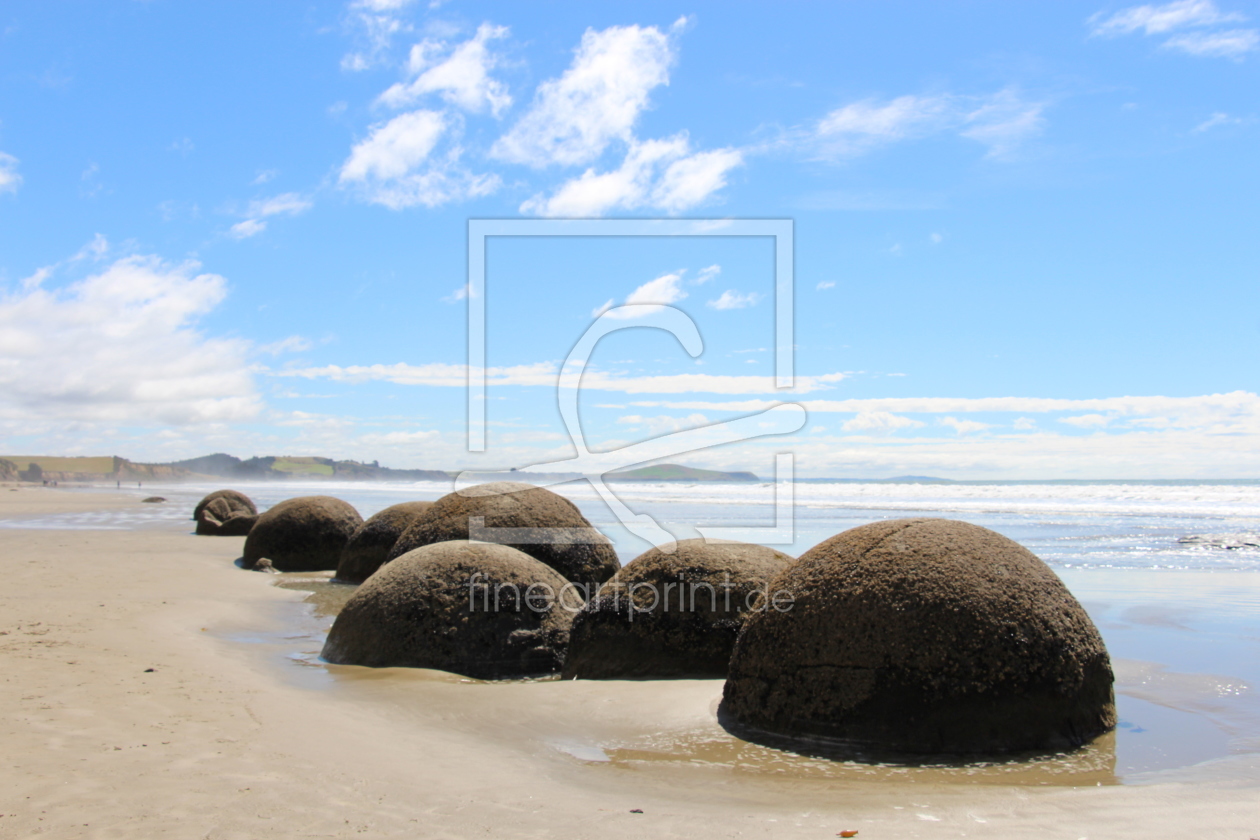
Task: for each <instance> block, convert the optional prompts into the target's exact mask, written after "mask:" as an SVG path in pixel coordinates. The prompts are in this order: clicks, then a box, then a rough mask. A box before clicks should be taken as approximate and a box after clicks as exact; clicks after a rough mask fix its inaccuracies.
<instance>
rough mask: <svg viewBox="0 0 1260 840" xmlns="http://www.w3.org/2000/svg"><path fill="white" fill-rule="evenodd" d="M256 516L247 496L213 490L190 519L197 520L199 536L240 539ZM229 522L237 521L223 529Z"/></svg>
mask: <svg viewBox="0 0 1260 840" xmlns="http://www.w3.org/2000/svg"><path fill="white" fill-rule="evenodd" d="M145 501H148V500H147V499H146V500H145ZM257 516H258V508H257V507H255V506H254V502H253V500H252V499H250V498H249V496H246V495H245V494H244V493H240V492H237V491H236V490H215V491H214V492H213V493H210V494H209V495H207V496H206V497H205V498H204V499H202V500H201V501H200V502H198V503H197V507H195V508H194V509H193V516H192V518H193V519H195V520H197V533H198V534H199V535H201V536H209V537H240V536H244V535H246V534H248V533H249V531H250V528H251V527H252V526H253V524H254V518H256V517H257ZM231 520H237V521H233V522H232V524H231V526H228V527H225V526H227V523H228V522H229V521H231Z"/></svg>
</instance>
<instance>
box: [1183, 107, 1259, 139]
mask: <svg viewBox="0 0 1260 840" xmlns="http://www.w3.org/2000/svg"><path fill="white" fill-rule="evenodd" d="M1255 121H1256V118H1255V117H1231V116H1230V115H1229V114H1226V113H1225V112H1224V111H1217V112H1215V113H1214V114H1212V116H1210V117H1208V118H1207V119H1206V120H1204V121H1203V122H1201V123H1199V124H1198V125H1196V126H1195V127H1194V128H1193V129H1191V131H1193V132H1194V133H1195V134H1201V133H1203V132H1204V131H1211V130H1212V129H1214V128H1217V127H1219V126H1222V125H1250V124H1251V123H1254V122H1255Z"/></svg>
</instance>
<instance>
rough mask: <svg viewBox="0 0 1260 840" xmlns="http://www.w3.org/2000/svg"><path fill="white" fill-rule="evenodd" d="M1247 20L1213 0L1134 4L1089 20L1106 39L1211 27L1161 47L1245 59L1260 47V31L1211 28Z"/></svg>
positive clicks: (1175, 37) (1093, 31) (1094, 31)
mask: <svg viewBox="0 0 1260 840" xmlns="http://www.w3.org/2000/svg"><path fill="white" fill-rule="evenodd" d="M1246 19H1247V18H1246V16H1245V15H1242V14H1239V13H1238V12H1222V11H1221V10H1220V9H1218V8H1217V6H1216V4H1215V3H1213V2H1212V0H1177V2H1174V3H1167V4H1165V5H1162V6H1131V7H1129V8H1127V9H1121V10H1120V11H1118V12H1116V13H1115V14H1113V15H1110V16H1108V17H1104V16H1103V14H1102V13H1101V12H1100V13H1098V14H1096V15H1094V16H1093V17H1091V18H1090V19H1089V21H1088V22H1089V24H1090V26H1091V29H1090V34H1091V35H1096V36H1102V37H1106V38H1114V37H1117V36H1120V35H1128V34H1131V33H1134V32H1138V31H1141V32H1142V33H1143V34H1145V35H1164V34H1169V33H1172V32H1175V31H1177V30H1179V29H1192V28H1200V29H1202V28H1204V27H1208V30H1207V31H1199V32H1182V33H1180V34H1177V35H1172V36H1171V37H1169V38H1168V39H1167V40H1166V41H1164V43H1163V44H1162V45H1161V46H1162V47H1163V48H1164V49H1170V50H1178V51H1180V52H1184V53H1187V54H1189V55H1196V56H1204V57H1208V58H1241V57H1242V56H1243V55H1245V54H1246V53H1249V52H1251V51H1252V50H1254V49H1256V48H1257V47H1260V31H1258V30H1255V29H1211V27H1215V26H1217V25H1218V24H1222V23H1230V22H1234V21H1242V20H1246Z"/></svg>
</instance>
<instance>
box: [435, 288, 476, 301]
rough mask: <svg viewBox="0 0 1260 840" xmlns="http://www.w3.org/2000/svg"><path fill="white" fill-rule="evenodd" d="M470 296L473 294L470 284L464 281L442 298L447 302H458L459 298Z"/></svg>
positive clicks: (464, 298)
mask: <svg viewBox="0 0 1260 840" xmlns="http://www.w3.org/2000/svg"><path fill="white" fill-rule="evenodd" d="M472 296H473V293H472V284H471V283H465V284H464V285H462V286H460V287H459V288H458V289H456V290H455V291H453V292H451V293H450V294H449V295H447V296H446V297H444V298H442V300H444V301H445V302H447V303H459V302H460V301H461V300H466V299H467V298H469V297H472Z"/></svg>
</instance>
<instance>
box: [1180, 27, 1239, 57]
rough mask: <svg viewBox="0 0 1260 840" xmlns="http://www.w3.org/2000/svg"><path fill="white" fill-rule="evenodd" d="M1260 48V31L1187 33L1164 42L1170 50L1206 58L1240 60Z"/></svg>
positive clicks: (1235, 30)
mask: <svg viewBox="0 0 1260 840" xmlns="http://www.w3.org/2000/svg"><path fill="white" fill-rule="evenodd" d="M1258 46H1260V30H1255V29H1229V30H1226V31H1224V32H1187V33H1186V34H1184V35H1176V36H1174V37H1172V38H1169V39H1168V40H1167V41H1165V42H1164V47H1165V48H1166V49H1170V50H1180V51H1181V52H1184V53H1189V54H1190V55H1198V56H1205V57H1208V58H1241V57H1242V56H1243V55H1245V54H1247V53H1249V52H1251V51H1252V50H1254V49H1255V48H1256V47H1258Z"/></svg>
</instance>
